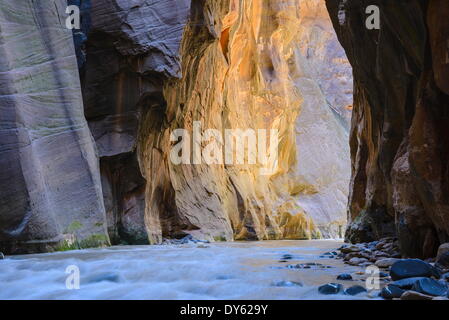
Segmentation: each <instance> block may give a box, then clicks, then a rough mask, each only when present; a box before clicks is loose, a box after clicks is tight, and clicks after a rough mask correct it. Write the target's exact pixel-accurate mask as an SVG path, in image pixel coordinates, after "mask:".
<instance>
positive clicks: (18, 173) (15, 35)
mask: <svg viewBox="0 0 449 320" xmlns="http://www.w3.org/2000/svg"><path fill="white" fill-rule="evenodd" d="M65 9H66V2H65V1H62V0H61V1H60V0H48V1H31V0H30V1H28V0H23V1H12V0H2V1H0V30H1V33H0V83H1V85H0V250H1V251H3V252H6V253H24V252H39V251H48V250H51V249H52V248H54V247H58V246H59V245H64V246H66V247H67V246H69V247H70V246H72V245H75V243H74V242H75V241H78V243H77V245H79V246H82V247H86V246H97V245H101V244H108V243H109V238H108V235H107V232H106V225H105V210H104V205H103V201H102V193H101V182H100V175H99V166H98V159H97V157H96V152H95V146H94V143H93V140H92V137H91V134H90V132H89V129H88V126H87V123H86V120H85V118H84V114H83V103H82V98H81V90H80V82H79V78H78V70H77V64H76V57H75V55H74V46H73V40H72V34H71V31H70V30H68V29H66V27H65V19H62V17H64V16H65Z"/></svg>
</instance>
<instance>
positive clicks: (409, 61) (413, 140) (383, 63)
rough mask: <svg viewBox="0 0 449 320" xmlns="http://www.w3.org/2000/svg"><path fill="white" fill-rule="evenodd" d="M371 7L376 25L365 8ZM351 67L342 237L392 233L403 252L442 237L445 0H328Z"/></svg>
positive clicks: (445, 203)
mask: <svg viewBox="0 0 449 320" xmlns="http://www.w3.org/2000/svg"><path fill="white" fill-rule="evenodd" d="M368 5H377V6H379V8H380V21H381V26H380V30H368V29H367V28H366V27H365V20H366V17H367V15H366V14H365V8H366V7H367V6H368ZM327 6H328V9H329V12H330V16H331V18H332V20H333V24H334V26H335V29H336V31H337V34H338V37H339V39H340V42H341V43H342V44H343V47H344V48H345V49H346V53H347V55H348V58H349V60H350V62H351V64H352V67H353V70H354V82H355V83H354V88H355V96H354V100H355V101H354V114H353V118H352V129H351V140H350V143H351V157H352V179H351V193H350V199H349V201H350V203H349V211H350V217H349V218H350V220H351V224H350V226H349V228H348V230H347V233H346V237H347V239H348V240H350V241H353V242H358V241H370V240H374V239H378V238H381V237H383V236H389V235H397V236H398V238H399V243H400V247H401V250H402V253H403V255H404V256H417V257H424V258H426V257H430V256H434V255H435V253H436V249H437V248H438V245H439V244H440V243H444V242H448V241H449V161H448V160H449V159H448V157H449V131H448V130H449V108H448V107H449V58H448V56H449V52H448V48H447V43H448V39H449V21H448V19H447V17H448V15H449V3H448V2H447V1H444V0H429V1H414V0H407V1H405V0H404V1H378V0H369V1H364V0H344V1H338V0H327Z"/></svg>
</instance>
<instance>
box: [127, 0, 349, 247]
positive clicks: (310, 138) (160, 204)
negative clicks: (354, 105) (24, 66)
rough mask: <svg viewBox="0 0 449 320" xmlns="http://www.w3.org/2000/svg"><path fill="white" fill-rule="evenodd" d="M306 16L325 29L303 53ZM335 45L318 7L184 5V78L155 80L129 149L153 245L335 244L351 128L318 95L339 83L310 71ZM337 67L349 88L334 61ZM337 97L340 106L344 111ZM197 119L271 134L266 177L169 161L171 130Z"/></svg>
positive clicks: (250, 168) (276, 0)
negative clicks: (317, 240) (141, 180)
mask: <svg viewBox="0 0 449 320" xmlns="http://www.w3.org/2000/svg"><path fill="white" fill-rule="evenodd" d="M303 10H304V16H302V12H303ZM314 15H315V16H319V19H318V18H317V22H316V23H317V25H318V24H319V23H321V24H322V25H323V26H324V27H325V28H326V31H325V32H323V34H320V33H319V32H317V31H316V30H315V31H307V32H309V34H310V35H309V37H312V38H314V42H313V43H312V42H311V46H312V45H313V46H315V47H316V48H315V49H316V51H315V52H311V50H308V49H309V48H307V46H306V45H305V43H304V41H303V40H304V39H303V38H302V37H306V34H305V32H306V30H308V28H309V25H310V21H309V19H310V17H311V16H314ZM314 28H318V26H314ZM133 29H134V28H133ZM319 36H322V38H319ZM315 38H316V39H315ZM336 48H338V43H337V41H336V38H335V35H333V33H332V28H331V25H330V23H329V19H328V17H327V16H326V15H325V10H324V3H322V5H321V6H311V5H310V2H309V1H282V0H272V1H264V2H260V1H243V2H241V1H220V2H219V3H217V2H216V1H197V2H193V3H192V5H191V8H190V19H189V21H188V23H187V24H186V26H185V30H184V34H183V37H182V43H181V46H180V51H179V52H180V61H182V63H181V64H180V66H181V69H180V71H181V72H180V74H179V75H181V77H179V78H177V77H173V76H171V77H170V78H169V79H168V80H165V81H163V84H164V86H163V94H162V95H157V94H153V95H148V94H147V96H149V99H148V100H146V105H144V106H143V107H142V109H141V110H142V120H141V123H140V130H139V134H138V146H137V151H138V154H139V162H140V165H141V168H142V172H143V174H144V176H145V178H146V181H147V185H146V192H145V194H146V209H145V210H146V211H145V223H146V228H147V231H148V233H149V238H150V241H151V242H153V243H157V242H160V241H161V240H162V238H163V237H181V236H183V235H185V234H186V233H189V234H192V235H193V236H195V237H198V238H203V239H208V240H224V239H226V240H232V239H281V238H284V239H285V238H287V239H289V238H295V239H298V238H310V237H319V236H327V237H330V236H334V237H335V236H338V234H339V231H340V230H341V229H342V227H343V225H344V224H345V213H346V201H347V200H346V197H347V185H348V181H349V170H350V169H349V162H348V157H349V155H348V154H349V150H348V147H347V146H346V139H347V132H346V130H345V125H344V121H345V120H344V119H343V118H341V117H340V116H339V115H338V112H334V111H333V110H332V109H331V108H330V107H329V106H328V103H327V101H326V95H325V94H326V92H324V91H323V90H321V89H320V81H321V83H324V84H326V85H327V87H328V90H329V91H330V92H331V91H332V88H334V87H335V86H337V84H336V83H335V82H334V83H333V84H332V83H328V82H327V81H326V78H321V76H320V74H319V73H317V72H312V71H311V69H312V70H313V68H314V65H315V64H317V63H318V62H317V61H318V60H319V59H320V57H322V56H324V54H325V53H324V52H323V51H320V50H324V51H326V50H337V49H336ZM339 50H340V52H339V54H340V55H341V54H342V49H341V48H340V49H339ZM304 52H305V53H304ZM307 53H308V55H307ZM340 57H342V56H340ZM309 60H310V61H309ZM344 68H348V70H346V71H344V72H343V71H342V72H343V73H344V74H345V76H347V78H345V79H344V81H348V82H350V75H349V76H348V73H349V74H350V71H349V70H350V69H349V67H348V64H347V63H346V64H345V63H344V62H342V67H341V69H344ZM342 77H343V76H342ZM346 84H347V85H348V83H346ZM346 98H347V97H345V99H346ZM341 100H342V101H344V102H339V103H338V104H337V106H336V107H335V108H336V110H341V107H340V106H341V105H345V104H346V103H347V102H346V101H345V100H344V99H343V98H341ZM196 121H197V122H199V123H200V124H201V126H202V128H203V129H217V130H218V132H221V133H223V135H224V133H225V130H226V129H242V130H246V129H254V130H258V129H266V130H269V129H277V130H279V141H280V144H279V152H278V155H279V157H278V161H277V163H276V165H275V164H274V163H270V164H271V166H272V169H274V170H273V171H272V172H271V173H270V174H268V175H261V174H260V172H261V171H260V170H261V169H263V168H261V167H260V166H258V165H250V164H243V165H223V164H216V165H207V164H204V163H202V164H196V165H190V164H181V165H177V164H174V163H173V162H172V161H170V157H169V156H170V151H171V149H172V147H173V145H174V144H175V143H174V142H171V141H170V134H171V133H172V132H173V131H174V130H176V129H180V128H182V129H185V130H187V131H188V132H190V133H192V132H193V126H194V122H196ZM316 141H320V142H321V143H320V144H316V143H315V142H316ZM205 142H207V141H205ZM203 143H204V141H203ZM204 144H206V143H204Z"/></svg>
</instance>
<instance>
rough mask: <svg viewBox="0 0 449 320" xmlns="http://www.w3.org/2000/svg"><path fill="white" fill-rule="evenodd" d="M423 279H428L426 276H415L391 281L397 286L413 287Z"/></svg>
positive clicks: (392, 284) (403, 287) (402, 287)
mask: <svg viewBox="0 0 449 320" xmlns="http://www.w3.org/2000/svg"><path fill="white" fill-rule="evenodd" d="M421 279H427V278H424V277H413V278H405V279H401V280H397V281H393V282H391V283H390V285H391V286H396V287H399V288H401V289H411V288H412V287H413V285H414V284H415V282H416V281H418V280H421Z"/></svg>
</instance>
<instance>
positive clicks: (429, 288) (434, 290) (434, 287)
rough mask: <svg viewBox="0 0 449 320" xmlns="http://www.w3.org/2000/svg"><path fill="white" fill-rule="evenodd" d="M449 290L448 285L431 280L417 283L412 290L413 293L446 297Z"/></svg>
mask: <svg viewBox="0 0 449 320" xmlns="http://www.w3.org/2000/svg"><path fill="white" fill-rule="evenodd" d="M447 289H448V288H447V284H446V283H444V282H442V281H437V280H434V279H431V278H424V279H420V280H418V281H416V282H415V283H414V284H413V288H412V290H413V291H416V292H419V293H423V294H427V295H431V296H443V295H446V293H447Z"/></svg>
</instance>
